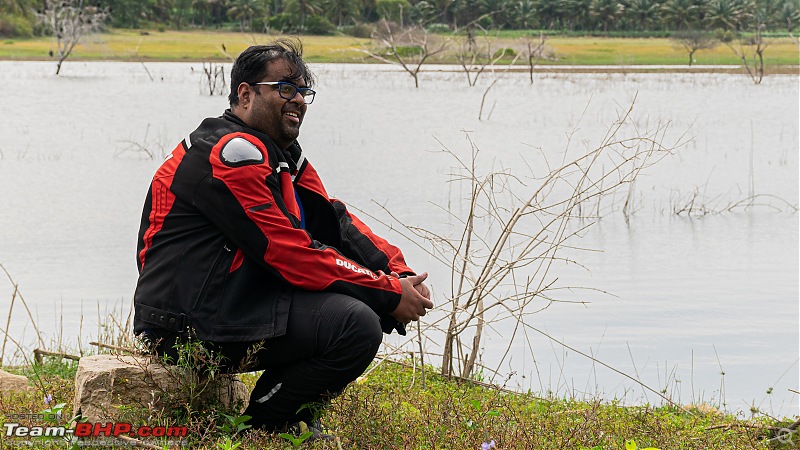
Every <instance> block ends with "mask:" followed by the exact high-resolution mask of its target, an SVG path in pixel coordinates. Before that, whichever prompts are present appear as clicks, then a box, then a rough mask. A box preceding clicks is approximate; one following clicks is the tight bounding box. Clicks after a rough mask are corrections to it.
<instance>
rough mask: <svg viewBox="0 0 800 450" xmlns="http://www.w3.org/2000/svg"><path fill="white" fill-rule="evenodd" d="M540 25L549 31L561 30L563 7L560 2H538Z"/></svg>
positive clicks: (551, 0) (547, 0) (556, 0)
mask: <svg viewBox="0 0 800 450" xmlns="http://www.w3.org/2000/svg"><path fill="white" fill-rule="evenodd" d="M536 11H537V13H538V14H539V24H540V25H541V26H542V27H544V28H548V29H554V28H559V27H560V25H561V18H562V5H561V2H560V1H559V0H536Z"/></svg>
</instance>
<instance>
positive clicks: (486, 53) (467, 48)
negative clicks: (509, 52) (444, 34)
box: [455, 25, 505, 86]
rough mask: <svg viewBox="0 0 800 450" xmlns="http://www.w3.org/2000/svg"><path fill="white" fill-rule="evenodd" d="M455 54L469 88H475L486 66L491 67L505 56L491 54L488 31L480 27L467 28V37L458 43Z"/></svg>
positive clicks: (502, 53) (502, 54) (498, 53)
mask: <svg viewBox="0 0 800 450" xmlns="http://www.w3.org/2000/svg"><path fill="white" fill-rule="evenodd" d="M476 30H477V31H480V34H481V39H480V42H478V40H477V39H475V34H476ZM455 54H456V59H457V60H458V63H459V64H460V65H461V68H462V69H463V70H464V73H465V74H466V75H467V83H468V84H469V85H470V86H475V83H477V82H478V77H480V75H481V74H482V73H483V72H484V71H485V70H486V67H487V66H493V65H494V64H495V63H497V62H498V61H500V60H501V59H502V58H503V57H504V56H505V52H504V51H500V52H497V53H493V52H492V41H491V39H489V31H488V30H486V29H485V28H483V27H481V26H480V25H475V26H474V27H468V28H467V35H466V37H465V38H464V39H461V40H460V41H459V43H458V46H457V49H456V52H455Z"/></svg>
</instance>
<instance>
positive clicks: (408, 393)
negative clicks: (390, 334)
mask: <svg viewBox="0 0 800 450" xmlns="http://www.w3.org/2000/svg"><path fill="white" fill-rule="evenodd" d="M6 370H8V369H6ZM74 370H75V363H61V362H60V361H57V360H55V359H53V358H46V359H45V363H44V365H43V366H33V367H22V368H17V370H16V372H18V373H19V372H22V373H25V374H27V375H29V376H32V379H33V380H35V383H34V384H35V386H34V387H33V388H32V389H31V390H29V391H27V392H15V393H10V394H4V395H0V420H3V421H5V422H8V420H6V417H5V415H8V414H15V413H28V412H39V411H41V410H43V409H44V408H45V406H44V404H43V397H44V396H45V395H46V394H51V395H52V403H51V405H52V404H55V403H66V405H65V406H64V409H63V417H65V418H67V417H71V414H72V396H73V392H74V385H73V379H74V373H75V372H74ZM432 373H434V369H432V368H428V370H426V374H427V376H426V379H425V380H424V381H423V380H422V377H421V371H420V370H414V369H413V368H410V367H408V365H405V364H398V363H391V362H385V363H383V364H381V365H380V367H378V368H377V369H376V370H373V371H372V372H370V374H369V376H368V377H366V378H364V379H360V380H359V381H358V382H356V383H354V384H352V385H351V386H350V387H348V388H347V389H346V390H345V392H344V394H343V395H341V396H340V397H338V398H337V399H336V400H334V402H333V403H332V404H331V406H330V407H329V408H328V409H327V410H326V411H324V413H323V416H322V422H323V423H324V424H326V425H328V426H329V427H330V428H331V430H333V431H334V432H335V434H336V435H337V436H338V438H339V441H337V442H314V443H306V444H304V445H303V447H304V448H313V449H335V448H348V449H392V448H406V449H434V448H441V449H480V448H481V445H482V444H483V443H487V444H489V443H491V441H494V442H495V448H496V449H589V450H611V449H625V448H626V447H625V441H626V440H629V439H633V440H635V441H636V443H637V444H638V446H639V448H644V447H655V448H659V449H663V450H666V449H695V448H702V449H725V450H735V449H772V448H775V449H783V448H787V449H788V448H797V447H796V446H794V447H793V446H790V445H782V446H781V445H778V446H775V445H773V446H769V444H767V442H766V439H767V438H770V437H772V436H773V434H774V432H775V431H774V430H775V429H776V428H777V427H780V426H787V425H786V424H778V423H777V422H775V421H766V420H759V421H743V420H740V419H738V418H736V417H733V416H730V415H722V414H720V413H718V412H717V411H716V410H714V409H713V408H709V409H704V410H702V411H701V410H698V409H695V410H691V411H688V412H687V411H683V410H681V409H677V408H673V407H653V406H639V407H625V406H622V405H620V404H618V403H616V402H613V401H611V402H605V401H600V400H592V401H576V400H572V399H568V398H567V399H564V398H552V397H551V398H539V397H536V396H534V395H530V394H522V393H520V394H517V393H509V392H507V391H504V390H502V389H492V388H486V387H481V386H476V385H474V384H472V383H469V382H463V381H462V382H458V381H453V380H448V379H445V378H442V377H441V376H439V375H436V374H435V373H434V374H432ZM242 378H243V380H244V381H245V383H246V384H248V385H249V386H250V387H252V385H253V384H254V383H255V380H256V378H257V374H244V375H243V377H242ZM20 423H21V424H22V425H27V426H30V425H45V424H42V423H37V422H36V421H35V420H33V421H29V422H26V421H25V420H22V421H20ZM226 423H231V418H225V417H224V416H223V415H222V414H221V413H219V412H215V411H205V412H196V413H195V414H194V415H192V416H190V417H184V418H183V419H180V420H177V421H176V419H175V418H174V415H171V414H161V413H157V412H154V411H144V412H143V414H142V420H141V422H140V423H134V426H135V425H148V426H155V425H166V426H175V425H186V426H187V427H188V428H189V435H188V439H189V441H188V443H187V442H184V444H185V445H188V447H186V448H198V449H219V448H235V446H236V445H237V444H238V446H239V448H241V449H249V448H253V449H256V448H269V449H283V448H291V445H290V443H289V441H288V440H286V439H285V438H282V437H280V436H277V435H274V434H267V433H264V432H260V431H252V430H247V431H245V432H242V433H238V434H235V435H233V436H232V437H231V433H230V432H225V431H222V429H221V428H222V427H223V426H224V425H225V424H226ZM770 427H776V428H772V429H771V428H770ZM2 439H4V440H5V445H6V447H4V448H15V440H16V441H17V442H19V441H21V440H22V438H2ZM27 439H29V440H30V442H32V444H33V445H32V446H29V445H25V448H52V447H51V445H52V444H53V442H51V441H47V440H46V439H45V438H27ZM148 442H150V443H151V444H152V443H156V444H158V445H159V446H162V445H164V441H160V442H161V443H159V441H148ZM119 446H120V447H124V446H125V443H124V442H122V441H120V442H119ZM62 447H63V444H62Z"/></svg>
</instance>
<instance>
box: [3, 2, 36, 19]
mask: <svg viewBox="0 0 800 450" xmlns="http://www.w3.org/2000/svg"><path fill="white" fill-rule="evenodd" d="M0 13H6V14H11V15H14V16H23V17H31V16H32V15H33V4H32V2H31V1H30V0H0Z"/></svg>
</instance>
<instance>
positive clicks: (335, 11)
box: [322, 0, 360, 26]
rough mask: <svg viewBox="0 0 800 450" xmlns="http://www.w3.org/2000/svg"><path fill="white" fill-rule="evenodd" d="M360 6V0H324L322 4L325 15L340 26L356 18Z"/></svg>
mask: <svg viewBox="0 0 800 450" xmlns="http://www.w3.org/2000/svg"><path fill="white" fill-rule="evenodd" d="M359 6H360V5H359V3H358V0H324V2H323V4H322V8H323V10H324V11H325V15H326V16H327V17H328V19H329V20H330V21H331V22H332V23H335V24H336V25H338V26H342V25H344V24H345V23H347V22H349V21H351V20H353V19H354V18H356V17H357V16H358V11H359Z"/></svg>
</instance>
